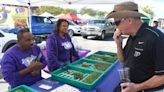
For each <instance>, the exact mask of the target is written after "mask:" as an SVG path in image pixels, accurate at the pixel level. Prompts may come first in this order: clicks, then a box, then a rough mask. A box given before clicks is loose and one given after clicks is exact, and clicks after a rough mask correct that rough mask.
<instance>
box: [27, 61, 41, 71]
mask: <svg viewBox="0 0 164 92" xmlns="http://www.w3.org/2000/svg"><path fill="white" fill-rule="evenodd" d="M42 67H43V65H42V63H41V62H34V63H31V64H30V65H29V66H28V67H27V68H28V69H29V70H30V71H35V70H41V69H42Z"/></svg>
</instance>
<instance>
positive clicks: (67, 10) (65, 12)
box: [63, 9, 77, 14]
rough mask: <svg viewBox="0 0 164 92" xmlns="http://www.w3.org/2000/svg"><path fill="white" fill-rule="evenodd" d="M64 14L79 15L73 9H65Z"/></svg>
mask: <svg viewBox="0 0 164 92" xmlns="http://www.w3.org/2000/svg"><path fill="white" fill-rule="evenodd" d="M63 13H64V14H67V13H72V14H77V11H76V10H73V9H64V11H63Z"/></svg>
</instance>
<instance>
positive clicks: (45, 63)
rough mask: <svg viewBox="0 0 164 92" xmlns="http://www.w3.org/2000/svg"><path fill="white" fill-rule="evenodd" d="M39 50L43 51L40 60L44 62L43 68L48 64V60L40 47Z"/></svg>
mask: <svg viewBox="0 0 164 92" xmlns="http://www.w3.org/2000/svg"><path fill="white" fill-rule="evenodd" d="M39 52H40V53H41V55H42V56H41V58H40V62H41V63H42V64H43V68H44V67H45V66H46V65H47V62H46V60H45V57H44V55H43V53H42V52H41V50H40V48H39Z"/></svg>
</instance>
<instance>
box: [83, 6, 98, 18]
mask: <svg viewBox="0 0 164 92" xmlns="http://www.w3.org/2000/svg"><path fill="white" fill-rule="evenodd" d="M80 14H88V15H90V16H95V15H96V11H95V10H93V9H91V8H87V7H83V8H82V9H81V10H80Z"/></svg>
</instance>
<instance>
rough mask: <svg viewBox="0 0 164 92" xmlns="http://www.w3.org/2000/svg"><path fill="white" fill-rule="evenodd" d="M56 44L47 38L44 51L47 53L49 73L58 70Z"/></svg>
mask: <svg viewBox="0 0 164 92" xmlns="http://www.w3.org/2000/svg"><path fill="white" fill-rule="evenodd" d="M56 43H57V42H55V40H54V39H52V38H48V39H47V40H46V51H47V57H48V68H49V70H50V72H52V71H53V70H55V69H57V68H59V66H60V65H59V64H58V63H57V61H58V59H57V55H58V53H57V47H56V46H57V44H56Z"/></svg>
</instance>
